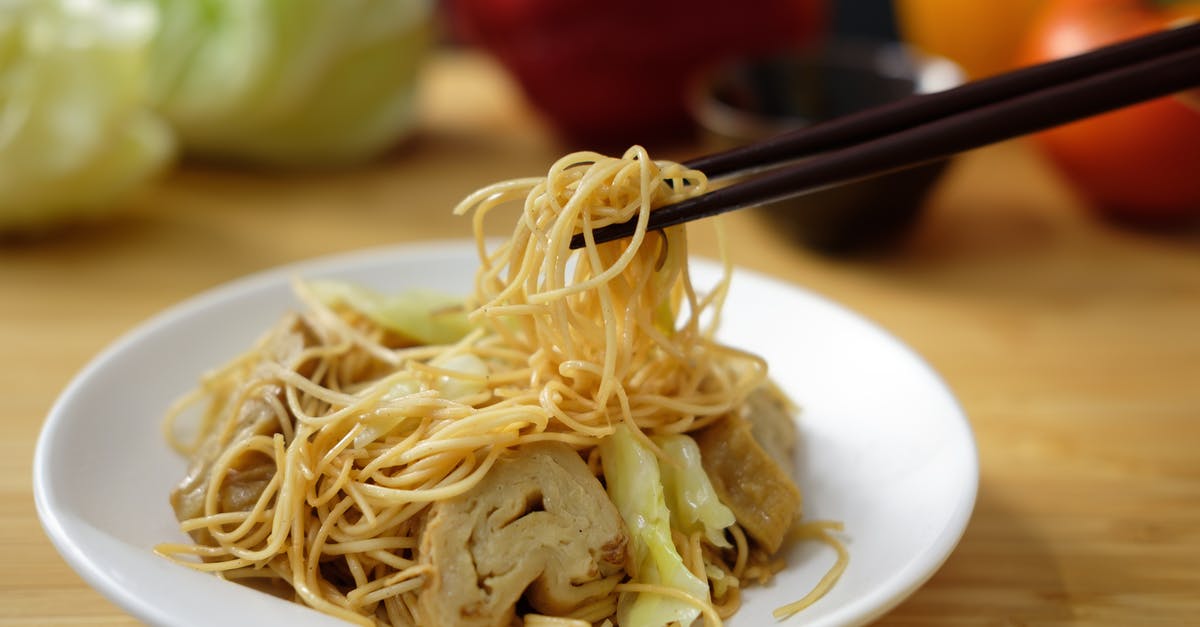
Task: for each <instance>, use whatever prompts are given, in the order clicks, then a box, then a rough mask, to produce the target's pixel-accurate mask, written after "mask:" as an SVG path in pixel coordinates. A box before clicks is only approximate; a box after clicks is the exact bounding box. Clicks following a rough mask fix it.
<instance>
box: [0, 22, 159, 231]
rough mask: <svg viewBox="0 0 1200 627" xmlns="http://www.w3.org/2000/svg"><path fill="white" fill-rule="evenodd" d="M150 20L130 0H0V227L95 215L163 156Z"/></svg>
mask: <svg viewBox="0 0 1200 627" xmlns="http://www.w3.org/2000/svg"><path fill="white" fill-rule="evenodd" d="M154 23H155V22H154V14H153V11H152V10H151V8H150V7H148V6H146V5H145V4H144V3H139V2H122V1H120V0H0V230H29V229H34V228H38V227H42V226H45V225H46V224H49V223H53V222H56V221H59V220H62V219H65V218H67V217H77V216H79V215H81V214H83V215H87V214H98V213H101V212H104V211H106V210H108V209H109V208H110V207H112V206H113V205H114V204H115V203H117V202H119V201H120V200H121V199H122V198H123V197H125V196H126V195H127V194H128V193H129V192H131V191H132V190H134V189H136V188H137V187H138V186H140V185H141V184H142V182H143V181H145V180H146V179H147V178H149V177H151V176H153V175H154V174H156V173H157V172H159V171H160V170H161V169H162V168H163V167H164V166H165V165H166V164H167V163H168V161H169V160H170V157H171V154H172V152H173V142H172V139H171V133H170V131H169V130H168V128H167V126H166V125H165V124H164V123H163V122H162V121H161V120H160V119H159V118H158V117H157V116H156V115H154V114H153V113H152V112H151V111H150V110H149V107H148V105H147V102H146V93H145V85H146V83H145V74H146V71H147V68H146V52H147V48H148V46H149V45H150V42H151V41H152V38H153V35H154Z"/></svg>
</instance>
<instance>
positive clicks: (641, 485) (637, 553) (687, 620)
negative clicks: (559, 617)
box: [600, 425, 708, 627]
mask: <svg viewBox="0 0 1200 627" xmlns="http://www.w3.org/2000/svg"><path fill="white" fill-rule="evenodd" d="M600 455H601V460H602V462H603V465H604V481H605V484H606V487H607V489H608V495H609V498H611V499H612V501H613V503H614V504H615V505H616V507H617V511H618V512H620V513H621V517H622V518H623V519H624V520H625V525H626V526H627V527H628V528H629V533H630V538H631V542H630V544H631V547H632V552H633V565H634V570H635V572H634V577H633V580H634V581H635V582H638V583H650V584H660V585H665V586H671V587H673V588H676V589H677V590H681V591H683V592H686V593H687V594H689V595H691V596H693V597H695V598H697V599H699V600H707V599H708V585H707V584H706V583H705V582H703V581H701V580H700V579H699V578H698V577H696V576H695V575H693V574H692V573H691V571H689V570H688V569H687V567H686V566H684V564H683V558H681V557H680V556H679V552H678V551H676V550H675V543H674V542H672V541H671V512H670V510H669V509H668V508H667V503H666V500H665V498H664V494H663V485H662V482H661V479H660V473H659V465H658V460H656V459H655V457H654V452H653V451H651V450H650V449H649V448H648V447H646V446H645V445H644V444H642V443H641V442H639V441H637V439H636V438H635V437H634V436H633V434H632V432H631V431H630V430H629V428H628V427H627V426H625V425H620V426H618V427H617V428H616V431H615V432H614V433H613V434H612V435H611V436H609V437H608V438H605V440H604V441H603V442H602V443H601V444H600ZM699 615H700V610H699V608H697V607H696V606H695V605H693V604H691V603H687V602H684V601H681V600H679V599H675V598H672V597H667V596H663V595H658V594H651V593H644V592H642V593H627V594H623V595H622V598H621V601H620V603H619V605H618V609H617V619H618V624H620V625H621V627H661V626H663V625H667V624H670V623H673V622H676V623H679V624H681V625H691V624H692V622H693V621H694V620H696V618H697V617H698V616H699Z"/></svg>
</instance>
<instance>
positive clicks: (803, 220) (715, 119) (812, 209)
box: [690, 42, 963, 254]
mask: <svg viewBox="0 0 1200 627" xmlns="http://www.w3.org/2000/svg"><path fill="white" fill-rule="evenodd" d="M962 76H963V75H962V72H961V71H960V70H959V69H958V67H957V66H956V65H954V64H953V63H952V62H950V61H948V60H945V59H940V58H934V57H928V56H924V55H920V54H917V53H914V52H913V51H912V50H911V49H909V48H906V47H904V46H901V45H898V44H874V43H851V42H844V43H834V44H830V45H827V46H825V47H822V48H820V49H817V50H813V51H809V52H797V53H790V54H785V55H778V56H772V57H764V58H757V59H747V60H741V61H737V62H734V63H730V64H727V65H724V66H721V67H719V68H716V69H715V70H713V71H712V72H710V73H708V74H706V75H705V76H703V77H702V79H701V80H700V81H698V82H697V84H696V88H695V89H694V90H693V93H692V96H691V98H690V102H691V109H692V113H693V115H694V116H695V117H696V120H697V122H698V123H699V124H700V126H701V127H702V128H704V129H705V130H706V131H707V134H708V135H709V136H710V137H711V139H712V140H713V144H714V145H713V146H712V147H713V148H714V149H721V148H729V147H733V146H737V145H741V144H745V143H750V142H753V141H757V140H761V139H764V138H766V137H769V136H771V135H774V134H777V133H781V132H785V131H790V130H795V129H797V128H803V127H805V126H809V125H812V124H816V123H820V122H822V121H825V120H830V119H833V118H836V117H840V116H843V115H847V114H850V113H854V112H857V111H861V110H863V109H867V108H870V107H873V106H877V105H881V104H886V103H888V102H892V101H894V100H899V99H901V98H905V97H908V96H911V95H915V94H921V93H929V92H933V91H939V90H942V89H948V88H950V87H954V86H956V85H959V84H961V82H962ZM946 164H947V160H941V161H937V162H932V163H927V164H924V165H920V166H916V167H913V168H909V169H906V170H900V171H895V172H891V173H889V174H884V175H881V176H877V177H874V178H870V179H863V180H859V181H855V182H852V183H847V184H845V185H840V186H837V187H832V188H827V189H824V190H820V191H816V192H813V193H810V194H806V195H804V196H800V197H797V198H792V199H788V200H782V201H778V202H775V203H771V204H768V205H764V206H763V207H761V208H760V209H759V210H760V211H762V212H764V213H766V214H767V215H768V216H770V217H771V218H772V219H774V220H777V221H778V222H779V223H780V224H781V226H783V227H784V228H785V229H786V231H788V232H789V233H791V234H792V235H793V236H795V237H796V238H797V239H799V241H800V242H801V243H803V244H805V245H807V246H809V247H811V248H815V249H817V250H820V251H822V252H826V253H830V254H838V253H851V252H858V251H863V250H866V249H870V248H877V247H879V246H882V245H886V244H889V243H892V242H894V241H895V240H896V239H897V238H899V237H900V236H902V235H903V234H904V233H905V232H906V231H907V230H908V229H909V227H910V226H911V225H912V224H913V223H914V222H915V221H916V218H917V217H918V215H919V214H920V211H921V207H922V206H923V204H924V203H925V199H926V196H927V195H928V194H929V191H930V190H931V189H932V187H933V186H934V183H936V182H937V180H938V179H939V178H940V176H941V174H942V172H943V170H944V169H945V167H946Z"/></svg>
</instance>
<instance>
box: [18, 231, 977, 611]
mask: <svg viewBox="0 0 1200 627" xmlns="http://www.w3.org/2000/svg"><path fill="white" fill-rule="evenodd" d="M475 265H476V261H475V256H474V249H473V246H472V245H471V244H469V243H466V242H450V243H442V244H432V245H423V246H405V247H397V248H389V249H384V250H376V251H367V252H363V253H358V254H352V255H348V256H341V257H335V258H330V259H322V260H317V261H313V262H308V263H303V264H299V265H295V266H290V267H286V268H281V269H278V270H274V271H269V272H266V273H262V274H258V275H254V276H252V277H249V278H246V279H243V280H240V281H237V282H234V283H232V284H229V285H227V286H224V287H221V288H218V289H216V290H213V291H210V292H207V293H205V294H202V295H200V296H198V297H196V298H194V299H192V300H189V301H187V302H185V303H183V304H181V305H178V306H176V307H174V308H172V309H169V310H167V311H166V312H163V313H162V314H160V315H158V316H157V317H155V318H153V319H152V320H150V321H148V322H146V323H145V324H143V325H141V326H140V327H138V328H137V329H135V330H134V331H132V332H131V333H129V334H127V335H126V336H125V337H123V338H121V339H120V340H119V341H117V342H116V343H115V344H113V345H112V346H110V347H109V348H108V349H107V350H105V351H104V352H103V353H102V354H101V355H99V356H98V357H97V358H96V359H95V360H93V361H92V362H91V363H90V364H89V365H88V366H87V367H86V368H85V369H84V370H83V372H81V373H80V374H79V375H78V376H77V377H76V378H75V380H74V381H72V382H71V384H70V385H69V386H68V387H67V389H66V391H65V392H64V393H63V394H62V397H61V398H59V399H58V402H57V403H56V404H55V405H54V408H53V409H52V410H51V412H50V415H49V417H48V418H47V420H46V424H45V426H44V428H43V430H42V434H41V439H40V440H39V442H38V448H37V453H36V456H35V459H34V489H35V494H36V499H37V506H38V512H39V514H40V515H41V518H42V523H43V525H44V526H45V528H46V532H47V533H48V534H49V536H50V538H51V539H52V540H53V541H54V544H55V545H56V546H57V547H58V550H59V551H60V552H61V553H62V555H63V557H64V558H66V560H67V562H69V563H70V564H71V566H73V567H74V568H75V570H77V571H79V573H80V574H81V575H82V576H83V577H84V578H85V579H86V580H87V581H88V582H89V583H90V584H91V585H93V586H95V587H96V589H98V590H99V591H100V592H102V593H103V594H105V595H106V596H108V598H110V599H112V600H113V601H114V602H116V603H117V604H118V605H120V606H121V607H122V608H124V609H125V610H127V611H129V612H130V613H131V614H133V615H134V616H136V617H137V618H139V619H141V620H144V621H146V622H149V623H152V624H161V625H180V626H183V625H195V626H201V625H222V624H224V625H250V624H257V625H290V626H294V627H299V626H315V625H338V624H342V623H340V622H339V621H336V620H335V619H332V618H328V617H326V616H324V615H322V614H320V613H318V612H316V611H313V610H309V609H307V608H304V607H301V606H298V605H293V604H290V603H287V602H284V601H280V600H278V599H275V598H273V597H270V596H267V595H265V594H261V593H258V592H255V591H253V590H250V589H248V588H245V587H242V586H239V585H235V584H232V583H228V582H225V581H221V580H219V579H217V578H215V577H213V576H211V575H205V574H201V573H197V572H193V571H192V570H190V569H187V568H185V567H181V566H177V565H175V564H172V563H170V562H168V561H167V560H165V559H163V558H160V557H158V556H156V555H154V554H153V553H152V552H151V549H152V547H153V546H154V545H155V544H157V543H160V542H164V541H186V537H185V536H184V535H183V534H182V533H181V532H180V531H179V530H178V529H177V527H176V523H175V518H174V516H173V514H172V512H171V509H170V507H169V506H168V504H167V494H168V493H169V492H170V490H171V488H172V487H173V486H174V485H175V483H176V481H178V480H179V479H180V478H181V477H182V476H183V472H184V468H185V464H184V462H183V460H181V459H179V458H178V457H176V456H175V455H174V454H173V452H172V451H171V450H170V449H169V448H168V447H167V445H166V444H165V443H164V441H163V438H162V435H161V431H160V422H161V418H162V415H163V413H164V410H165V409H166V407H167V405H168V404H169V403H170V402H171V401H172V400H173V399H175V398H176V397H178V396H179V395H180V394H182V393H183V392H185V391H187V390H189V389H190V388H191V387H192V386H193V385H194V384H195V383H196V381H197V378H198V376H199V375H200V374H201V373H202V372H203V371H205V370H207V369H209V368H211V367H213V366H216V365H219V364H221V363H223V362H224V361H226V360H227V359H229V358H231V357H233V356H234V355H236V354H238V353H240V352H241V351H242V350H244V349H245V348H246V347H247V346H249V343H250V342H251V341H253V340H254V339H255V338H256V337H258V336H259V335H260V334H261V333H262V332H263V331H264V330H265V329H267V328H268V327H269V326H270V325H271V324H272V323H273V322H274V321H275V320H276V319H277V318H278V316H280V315H281V314H283V313H284V312H285V311H286V310H288V309H292V308H294V307H295V300H294V299H293V298H292V295H291V292H290V288H289V279H290V278H291V277H293V276H303V277H307V278H315V277H341V278H345V279H350V280H353V281H357V282H361V283H364V284H367V285H371V286H374V287H376V288H378V289H381V290H399V289H403V288H409V287H430V288H440V289H442V290H445V291H450V292H452V293H453V292H457V293H462V294H465V293H466V292H467V291H468V290H469V289H470V286H471V278H472V276H473V272H474V268H475ZM694 270H695V277H696V281H697V283H698V284H699V285H706V284H710V283H711V281H712V280H713V279H714V278H715V277H716V276H717V274H716V270H717V268H716V266H715V265H714V264H711V263H705V262H697V263H696V264H695V266H694ZM722 329H723V330H722V333H721V334H722V336H723V339H724V340H725V341H727V342H729V343H731V344H733V345H736V346H740V347H744V348H748V349H751V350H753V351H756V352H758V353H760V354H762V355H764V356H765V357H766V358H767V359H768V362H769V363H770V365H771V372H772V376H773V378H774V379H775V380H776V381H777V382H778V383H779V384H780V385H781V386H782V387H783V388H784V389H785V390H786V391H787V392H788V393H789V394H790V395H791V396H792V397H793V398H794V399H796V400H797V401H798V402H799V403H800V404H801V405H802V406H803V408H804V411H803V414H802V416H801V418H800V426H801V434H802V439H803V446H802V449H801V451H800V455H799V456H798V463H797V468H796V477H798V480H799V483H800V487H801V489H802V490H803V492H804V498H805V516H806V517H809V518H827V519H837V520H841V521H844V522H845V525H846V533H845V538H846V540H847V543H848V546H849V550H850V555H851V558H850V566H849V568H848V569H847V570H846V573H845V574H844V575H843V576H842V579H841V581H840V582H838V584H837V586H836V587H835V588H834V589H833V590H832V591H831V592H830V593H829V594H828V595H827V596H825V597H824V598H823V599H821V600H820V601H818V602H817V603H816V604H815V605H813V606H812V607H810V608H808V609H807V610H805V611H804V612H802V613H801V614H799V615H798V616H797V617H795V618H793V619H791V621H789V622H790V623H792V624H800V623H803V624H805V625H851V624H861V623H865V622H868V621H870V620H871V619H873V618H876V617H878V616H879V615H881V614H882V613H883V612H885V611H887V610H888V609H889V608H891V607H893V606H894V605H896V604H897V603H899V602H900V601H901V600H902V599H904V598H905V597H906V596H908V595H909V594H910V593H912V592H913V591H914V590H915V589H916V588H917V587H919V586H920V585H921V584H922V583H923V582H924V581H925V580H926V579H928V578H929V576H930V575H932V574H933V572H934V571H935V570H937V568H938V567H939V566H940V565H941V564H942V562H943V561H944V560H945V558H946V557H947V555H949V554H950V551H951V550H952V549H953V548H954V546H955V544H956V543H957V542H958V539H959V537H960V536H961V535H962V532H963V529H964V527H965V526H966V523H967V519H968V518H969V516H970V513H971V509H972V506H973V505H974V501H975V490H976V486H977V482H978V464H977V459H976V453H975V446H974V441H973V439H972V436H971V431H970V427H969V425H968V423H967V420H966V418H965V416H964V415H963V413H962V411H961V410H960V409H959V407H958V405H957V403H956V402H955V399H954V397H953V396H952V395H951V393H950V392H949V391H948V390H947V388H946V386H945V385H944V384H943V383H942V381H941V380H940V379H939V378H938V376H937V375H936V374H935V373H934V372H933V371H932V370H931V369H930V368H929V367H928V366H927V365H926V364H925V363H924V362H922V361H921V359H920V358H919V357H918V356H917V355H915V354H914V353H913V352H912V351H911V350H909V349H908V348H906V347H905V346H904V345H903V344H901V343H900V342H898V341H897V340H896V339H894V338H893V337H891V336H889V335H888V334H887V333H885V332H884V331H882V330H880V329H879V328H878V327H876V326H874V325H873V324H871V323H870V322H867V321H866V320H864V319H863V318H861V317H859V316H857V315H856V314H854V313H852V312H850V311H847V310H846V309H844V308H842V307H840V306H838V305H836V304H833V303H831V302H829V301H827V300H825V299H823V298H821V297H819V296H816V295H814V294H812V293H809V292H807V291H805V290H803V289H800V288H797V287H794V286H790V285H786V284H783V283H779V282H777V281H774V280H772V279H768V278H765V277H762V276H758V275H755V274H752V273H749V272H744V271H739V272H738V273H737V274H736V275H735V277H734V284H733V288H732V291H731V293H730V296H729V300H728V304H727V306H726V309H725V319H724V325H723V327H722ZM833 559H834V553H833V551H832V549H830V548H828V547H826V546H824V545H821V544H819V543H801V544H799V545H797V546H794V547H792V548H791V549H790V551H789V554H788V556H787V561H788V567H787V569H786V570H784V571H783V572H782V573H780V575H779V576H778V577H777V578H776V579H775V581H774V583H773V585H771V586H770V587H767V588H752V589H750V590H749V591H748V592H747V594H746V595H745V598H744V601H745V604H744V605H743V607H742V610H741V611H740V612H739V613H738V614H737V615H736V616H735V617H734V619H733V620H731V621H730V622H729V624H730V625H733V626H747V627H748V626H760V625H770V624H773V623H774V622H775V621H774V619H772V618H771V616H770V613H771V610H772V609H774V608H775V607H777V606H779V605H782V604H785V603H788V602H790V601H793V600H795V599H797V598H799V597H801V596H803V595H804V593H806V592H807V591H808V590H809V589H810V588H811V587H812V585H813V584H814V583H815V582H816V581H817V580H818V579H819V578H820V577H821V576H822V575H823V574H824V573H825V571H826V569H827V568H828V567H829V566H830V564H832V562H833Z"/></svg>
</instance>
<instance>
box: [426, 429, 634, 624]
mask: <svg viewBox="0 0 1200 627" xmlns="http://www.w3.org/2000/svg"><path fill="white" fill-rule="evenodd" d="M627 544H628V534H627V532H626V530H625V525H624V523H623V522H622V520H621V516H620V514H619V513H618V512H617V510H616V508H615V507H614V506H613V504H612V502H611V501H610V500H609V498H608V495H607V494H606V493H605V492H604V488H603V486H601V485H600V482H599V481H598V480H597V479H596V478H595V477H594V476H592V474H591V473H590V472H589V471H588V468H587V465H586V464H585V463H584V462H583V460H582V459H581V458H580V457H579V454H578V453H576V452H575V451H574V450H572V449H571V448H570V447H568V446H566V445H564V444H559V443H553V442H542V443H536V444H529V445H525V446H522V447H521V448H519V449H518V450H517V451H516V452H515V454H514V455H511V456H508V457H505V458H503V459H501V460H500V461H498V462H496V465H495V466H494V467H493V468H492V469H491V471H490V472H488V474H487V476H485V477H484V479H483V480H482V481H480V482H479V484H478V485H476V486H475V487H474V488H473V489H471V490H470V491H468V492H466V493H465V494H462V495H461V496H458V497H456V498H453V499H449V500H446V501H441V502H438V503H436V504H434V505H433V506H432V508H431V510H430V512H429V515H428V518H427V519H426V522H425V528H424V531H423V533H422V536H421V547H420V553H421V562H422V563H423V564H428V565H430V566H432V567H433V569H432V573H431V574H430V575H429V576H428V577H427V579H426V582H425V586H424V588H423V589H422V590H421V593H420V596H419V598H418V603H417V607H418V616H417V622H418V624H421V625H464V626H480V627H484V626H488V627H491V626H495V627H500V626H504V625H508V624H510V622H511V621H512V618H513V616H514V613H515V606H516V604H517V602H518V601H519V600H520V599H521V597H522V595H524V596H525V599H526V600H527V601H528V603H529V604H530V605H531V606H532V607H533V608H534V609H535V610H537V611H538V612H541V613H544V614H557V615H561V614H565V613H567V612H570V611H571V610H573V609H576V608H578V607H580V606H581V605H583V604H585V603H587V602H588V601H592V600H595V599H599V598H602V597H604V596H607V595H608V594H610V593H611V592H612V590H613V588H614V587H615V586H616V584H617V582H618V581H619V580H620V578H621V574H622V573H623V572H624V565H625V558H626V547H627Z"/></svg>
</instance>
